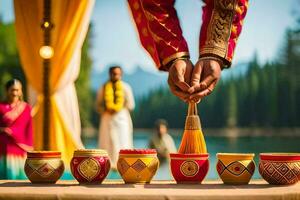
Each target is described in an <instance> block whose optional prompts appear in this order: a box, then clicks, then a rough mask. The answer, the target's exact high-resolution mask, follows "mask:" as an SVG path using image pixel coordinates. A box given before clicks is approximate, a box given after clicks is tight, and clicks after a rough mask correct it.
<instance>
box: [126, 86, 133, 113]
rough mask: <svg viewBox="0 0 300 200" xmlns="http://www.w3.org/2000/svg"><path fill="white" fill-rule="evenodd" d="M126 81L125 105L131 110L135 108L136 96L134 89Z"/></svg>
mask: <svg viewBox="0 0 300 200" xmlns="http://www.w3.org/2000/svg"><path fill="white" fill-rule="evenodd" d="M125 84H126V83H124V86H125V88H124V89H125V98H126V99H125V107H126V108H127V109H128V110H129V111H132V110H133V109H134V108H135V101H134V96H133V92H132V89H131V87H130V85H128V84H126V85H125Z"/></svg>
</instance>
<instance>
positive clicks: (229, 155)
mask: <svg viewBox="0 0 300 200" xmlns="http://www.w3.org/2000/svg"><path fill="white" fill-rule="evenodd" d="M254 156H255V154H254V153H217V154H216V157H217V158H218V159H220V158H249V157H251V158H253V157H254Z"/></svg>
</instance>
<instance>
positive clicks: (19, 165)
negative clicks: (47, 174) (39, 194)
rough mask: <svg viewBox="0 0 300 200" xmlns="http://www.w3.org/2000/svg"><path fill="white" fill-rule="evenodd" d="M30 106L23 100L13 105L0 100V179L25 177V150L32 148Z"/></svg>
mask: <svg viewBox="0 0 300 200" xmlns="http://www.w3.org/2000/svg"><path fill="white" fill-rule="evenodd" d="M30 112H31V108H30V106H29V105H28V104H27V103H25V102H19V103H18V104H17V105H16V106H15V107H11V105H10V104H9V103H5V102H0V127H1V128H4V131H3V132H0V179H6V178H9V179H16V178H18V179H19V178H25V174H24V172H23V169H24V161H25V158H26V152H27V151H29V150H32V118H31V114H30Z"/></svg>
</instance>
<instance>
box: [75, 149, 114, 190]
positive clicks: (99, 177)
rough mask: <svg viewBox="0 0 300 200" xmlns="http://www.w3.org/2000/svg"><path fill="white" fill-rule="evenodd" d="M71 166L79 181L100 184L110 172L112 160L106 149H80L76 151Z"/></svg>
mask: <svg viewBox="0 0 300 200" xmlns="http://www.w3.org/2000/svg"><path fill="white" fill-rule="evenodd" d="M70 167H71V172H72V174H73V176H74V178H75V179H76V180H77V181H78V182H79V183H83V184H87V183H92V184H94V183H97V184H100V183H102V181H103V180H104V179H105V177H106V176H107V174H108V173H109V170H110V161H109V157H108V154H107V152H106V151H105V150H102V149H79V150H76V151H74V155H73V158H72V160H71V163H70Z"/></svg>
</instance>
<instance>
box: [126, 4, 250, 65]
mask: <svg viewBox="0 0 300 200" xmlns="http://www.w3.org/2000/svg"><path fill="white" fill-rule="evenodd" d="M203 1H204V3H205V5H204V6H203V15H202V20H203V24H202V27H201V32H200V45H199V54H200V57H215V58H218V59H221V60H222V61H223V63H224V65H226V66H230V64H231V61H232V57H233V53H234V49H235V46H236V42H237V39H238V37H239V34H240V33H241V30H242V24H243V20H244V18H245V15H246V12H247V8H248V0H203ZM128 3H129V6H130V9H131V12H132V15H133V18H134V21H135V23H136V26H137V29H138V32H139V36H140V40H141V43H142V45H143V46H144V48H145V49H146V50H147V51H148V53H149V54H150V55H151V57H152V59H153V60H154V62H155V64H156V65H157V67H158V68H159V69H160V70H167V69H168V67H169V65H170V63H172V61H173V60H175V59H177V58H181V57H189V50H188V46H187V43H186V41H185V39H184V37H183V35H182V30H181V28H180V24H179V20H178V17H177V13H176V10H175V8H174V3H175V0H128Z"/></svg>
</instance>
